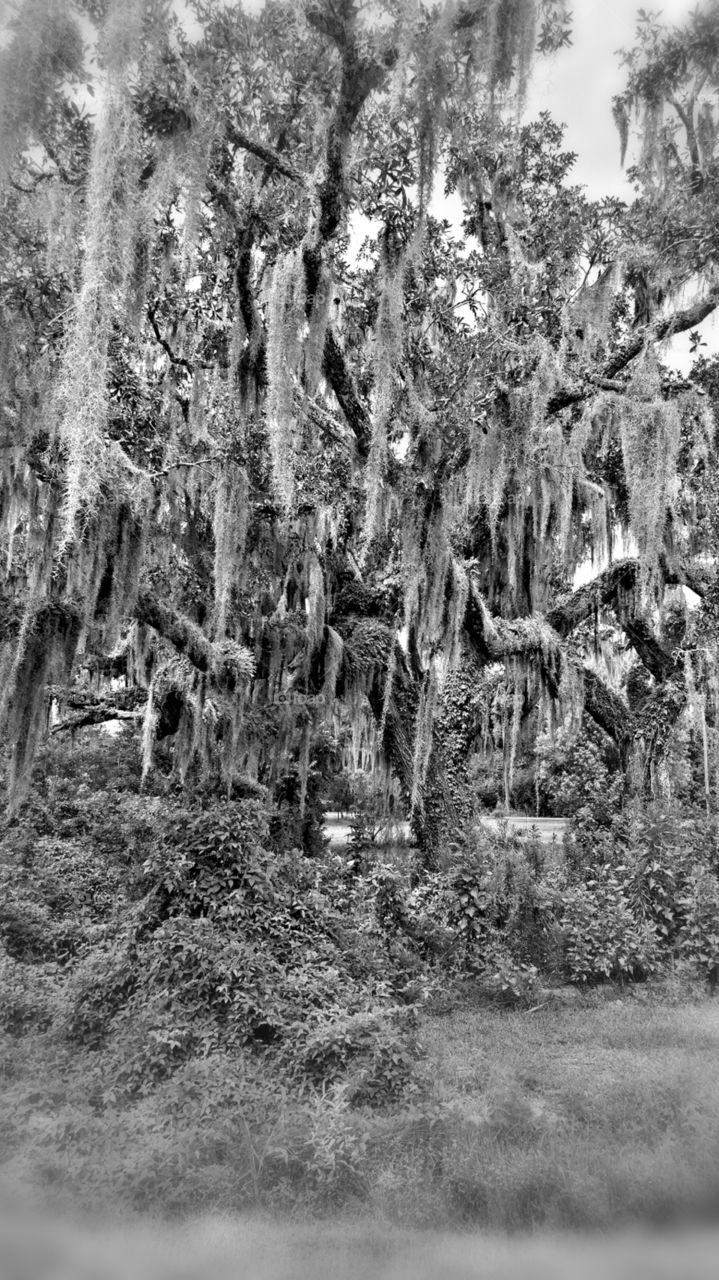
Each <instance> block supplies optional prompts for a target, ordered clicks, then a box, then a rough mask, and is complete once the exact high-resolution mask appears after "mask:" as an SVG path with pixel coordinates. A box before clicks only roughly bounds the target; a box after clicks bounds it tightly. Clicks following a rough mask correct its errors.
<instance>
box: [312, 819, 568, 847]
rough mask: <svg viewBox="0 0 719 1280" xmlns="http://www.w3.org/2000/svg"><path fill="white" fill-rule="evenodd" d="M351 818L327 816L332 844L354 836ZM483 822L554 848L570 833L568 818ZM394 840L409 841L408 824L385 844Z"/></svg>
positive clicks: (394, 829) (401, 825)
mask: <svg viewBox="0 0 719 1280" xmlns="http://www.w3.org/2000/svg"><path fill="white" fill-rule="evenodd" d="M351 816H352V815H351V814H349V813H343V814H337V813H328V814H327V820H326V823H325V830H326V832H327V834H328V836H329V838H330V841H331V843H332V844H334V845H342V844H347V842H348V841H349V838H350V834H351V827H350V820H351ZM480 821H481V822H482V824H483V826H485V827H487V828H489V830H490V831H497V830H499V829H501V827H502V826H503V825H504V823H506V824H507V830H508V831H511V832H514V833H515V834H516V835H519V836H530V835H536V836H537V837H538V838H539V839H540V840H541V841H542V843H543V844H551V843H552V841H553V840H561V839H562V838H563V836H564V832H565V831H566V829H567V819H566V818H534V817H532V815H531V814H524V813H514V814H511V815H510V816H509V817H507V818H504V817H498V816H496V815H494V814H487V816H486V817H483V818H481V819H480ZM393 832H394V836H393ZM393 838H394V839H399V840H401V841H406V840H408V839H409V823H408V822H396V823H394V824H393V826H392V827H391V828H390V830H389V832H388V836H387V839H386V841H384V842H385V843H388V844H391V843H392V840H393Z"/></svg>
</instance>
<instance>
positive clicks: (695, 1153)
mask: <svg viewBox="0 0 719 1280" xmlns="http://www.w3.org/2000/svg"><path fill="white" fill-rule="evenodd" d="M52 751H53V752H54V755H52V754H51V755H49V756H48V757H46V759H45V760H44V761H43V762H41V764H40V766H39V767H38V770H37V771H36V777H35V785H34V789H33V791H32V794H31V797H30V799H29V801H28V803H27V804H26V806H25V809H24V811H23V813H22V816H21V818H20V819H19V820H15V821H14V822H12V823H10V824H8V825H7V826H6V828H5V830H4V832H3V837H2V846H1V850H2V862H1V863H0V882H1V888H2V892H1V893H0V942H1V944H2V945H1V950H0V1149H2V1151H3V1153H4V1161H5V1163H4V1169H3V1176H4V1178H5V1180H7V1179H10V1181H12V1182H14V1183H17V1184H18V1185H19V1186H24V1187H27V1188H33V1189H34V1191H36V1192H38V1193H39V1194H40V1195H42V1196H46V1197H49V1198H51V1199H52V1200H54V1201H60V1202H63V1201H68V1202H70V1203H71V1204H72V1205H74V1206H77V1205H81V1206H87V1207H89V1208H90V1207H91V1208H99V1209H106V1208H108V1207H112V1208H113V1209H117V1208H123V1209H125V1210H136V1209H141V1208H142V1209H147V1208H150V1209H152V1210H154V1211H156V1212H159V1213H162V1214H170V1215H185V1214H188V1213H193V1212H200V1211H205V1210H209V1209H223V1210H228V1211H234V1210H237V1209H239V1208H243V1207H245V1208H247V1207H255V1208H262V1209H271V1210H273V1211H277V1212H290V1213H297V1212H301V1213H311V1214H328V1213H335V1212H337V1211H338V1210H346V1209H347V1208H353V1209H356V1210H358V1211H359V1210H362V1211H371V1212H373V1213H380V1214H384V1215H385V1216H387V1217H388V1218H390V1219H392V1220H394V1221H398V1222H403V1223H404V1222H422V1223H433V1224H435V1225H438V1226H442V1225H447V1224H450V1223H455V1224H456V1223H460V1224H463V1223H472V1224H474V1225H480V1224H481V1225H486V1226H489V1227H493V1228H503V1229H504V1228H508V1229H515V1228H516V1229H519V1228H526V1227H529V1226H533V1225H538V1224H554V1225H561V1226H592V1225H594V1226H596V1225H605V1224H607V1223H609V1222H610V1221H614V1220H618V1219H621V1218H626V1219H627V1220H630V1219H631V1220H634V1219H642V1220H654V1219H655V1218H663V1217H664V1216H666V1215H670V1216H671V1215H672V1214H674V1215H680V1216H681V1215H682V1214H686V1213H688V1212H689V1211H690V1210H691V1211H692V1212H701V1213H711V1212H713V1211H714V1208H715V1207H717V1205H718V1204H719V1193H718V1191H717V1178H716V1169H717V1167H719V1162H718V1161H717V1159H716V1157H717V1155H718V1154H719V1145H718V1143H719V1095H717V1091H716V1087H715V1084H714V1074H713V1070H712V1069H711V1061H712V1057H713V1055H714V1054H715V1052H716V1041H717V1038H718V1037H719V1023H718V1022H717V1020H716V1018H715V1017H714V1013H713V1005H712V1004H711V1003H710V1002H706V1003H704V1004H702V1003H701V1002H700V1003H696V1005H695V1006H691V1004H689V1005H688V1006H687V1008H686V1009H682V1008H681V1007H680V1006H679V1005H678V1004H677V1005H676V1007H674V1006H672V1005H671V1003H668V1002H669V1001H670V999H671V997H672V996H675V997H676V998H677V1000H679V999H681V1000H682V1001H683V1002H684V1004H685V1005H687V1001H691V1000H695V1001H701V1000H702V999H703V991H702V987H701V985H697V984H696V978H697V977H699V978H703V979H706V980H708V981H709V984H710V985H711V983H712V977H713V974H714V972H715V968H716V964H717V958H718V956H719V950H718V946H717V942H718V939H717V912H716V909H715V908H716V902H717V892H718V891H717V885H718V883H719V882H718V880H717V865H716V859H715V853H714V850H715V840H714V836H713V832H712V830H711V829H710V827H709V826H708V825H707V823H706V822H704V823H702V822H701V821H700V820H699V819H697V818H696V817H695V816H693V815H683V816H682V815H679V816H677V815H672V816H670V815H667V814H663V813H661V812H660V811H659V810H656V809H655V810H652V811H648V810H643V811H641V812H640V811H638V810H637V811H636V812H631V811H627V812H626V813H625V814H623V815H622V817H621V820H619V819H617V820H616V822H615V823H614V824H613V827H612V828H611V829H610V828H603V829H602V830H601V831H599V832H597V831H595V832H594V834H593V836H591V837H590V833H589V831H588V828H587V826H586V823H585V824H584V825H582V824H579V825H575V827H574V831H573V835H572V836H571V838H570V840H569V842H568V845H567V849H566V851H565V852H562V850H561V849H560V848H559V847H558V846H541V845H539V844H537V843H533V842H531V841H529V842H525V841H520V840H518V839H516V838H513V837H511V836H509V835H508V834H507V833H506V832H505V833H501V832H500V834H499V835H490V834H488V833H487V832H486V831H484V829H483V828H480V827H477V828H473V827H471V826H469V827H468V828H467V829H466V830H464V831H462V832H460V833H459V834H458V836H457V839H456V841H455V843H454V844H453V846H452V847H451V848H447V849H446V850H445V856H444V861H443V867H442V869H441V870H439V871H435V872H432V873H426V872H425V873H422V874H419V871H418V870H417V869H413V865H412V860H411V858H409V857H407V854H406V851H403V857H402V859H401V860H397V861H395V862H391V861H389V860H387V859H386V858H385V857H384V856H383V854H382V851H381V850H379V851H376V852H374V851H370V852H368V854H367V856H366V857H364V858H363V859H362V861H361V863H359V864H358V861H357V859H356V858H355V857H354V856H353V851H352V850H348V851H347V853H346V854H344V853H342V852H337V851H334V852H332V851H325V852H324V853H323V854H322V855H321V856H319V857H315V858H308V857H305V856H304V855H303V854H301V853H300V852H299V851H297V850H289V851H287V850H285V851H281V850H278V849H277V848H276V847H273V842H272V837H271V817H272V815H271V814H269V813H268V812H267V811H266V810H265V809H264V808H263V807H262V806H261V805H260V804H259V803H258V801H257V800H254V799H251V800H248V799H241V800H237V799H234V800H229V799H227V798H221V797H218V796H217V795H216V794H214V793H213V792H212V791H211V790H207V792H206V793H204V794H199V793H198V794H196V795H195V796H194V798H193V799H192V800H188V798H187V796H183V795H182V794H181V793H180V792H178V791H175V790H174V788H173V785H172V784H171V783H169V782H167V783H165V782H164V781H163V780H162V778H161V776H160V775H158V778H157V781H156V787H155V791H154V792H153V791H152V790H149V791H143V790H142V789H141V786H140V779H139V776H138V771H137V769H136V767H135V765H134V764H133V763H132V754H131V752H132V747H131V746H130V747H129V749H128V748H127V746H126V744H124V742H123V741H122V739H120V740H115V741H114V743H113V745H112V747H111V748H110V747H108V746H107V744H106V745H105V746H104V747H103V748H102V750H101V749H100V748H99V747H98V746H96V745H95V746H93V745H92V743H86V744H84V745H83V744H82V743H81V742H79V743H78V745H77V746H76V747H75V748H74V749H72V750H68V749H67V748H62V747H54V748H52ZM108 752H109V755H108ZM110 771H111V777H112V786H110ZM568 984H569V985H568ZM648 991H653V992H654V995H653V996H652V997H651V999H648V1000H647V1001H646V1002H645V1000H644V993H645V992H648ZM622 992H624V993H625V995H626V999H625V1000H624V1001H623V1002H622V1003H620V1004H619V1005H614V1004H606V1005H605V1003H604V1000H603V996H604V995H605V994H616V993H620V994H621V993H622ZM630 994H631V999H630V998H629V996H630ZM570 995H572V1001H571V1002H570V1001H569V996H570ZM662 1001H663V1003H662ZM565 1006H568V1007H565ZM692 1019H694V1021H693V1020H692ZM677 1038H679V1040H681V1041H682V1044H681V1052H682V1054H683V1055H684V1056H683V1057H682V1056H681V1055H680V1053H679V1049H678V1048H676V1043H675V1042H677ZM682 1038H683V1039H682ZM675 1049H676V1051H675ZM658 1064H659V1065H658Z"/></svg>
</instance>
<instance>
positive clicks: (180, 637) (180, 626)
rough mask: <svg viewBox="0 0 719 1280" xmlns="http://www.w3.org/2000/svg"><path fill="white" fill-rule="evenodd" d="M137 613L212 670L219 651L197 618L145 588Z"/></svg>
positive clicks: (180, 650)
mask: <svg viewBox="0 0 719 1280" xmlns="http://www.w3.org/2000/svg"><path fill="white" fill-rule="evenodd" d="M134 616H135V618H136V620H137V621H138V622H142V623H143V624H144V625H145V626H147V627H152V629H153V631H156V632H157V633H158V635H161V636H162V637H163V638H164V639H165V640H169V642H170V644H171V645H172V646H173V648H175V649H176V650H177V652H178V653H181V654H184V655H185V657H186V658H187V659H188V660H189V661H190V662H191V663H192V665H193V667H195V668H196V669H197V670H198V671H202V672H210V671H212V669H213V667H214V666H215V665H216V662H217V657H218V655H217V651H216V649H215V646H214V645H212V644H211V643H210V641H209V640H208V639H207V636H206V635H205V634H204V633H203V632H202V631H201V630H200V628H199V627H198V626H197V624H196V623H195V622H192V621H191V620H190V619H189V618H185V617H183V615H182V614H181V613H178V611H177V610H176V609H173V608H172V606H171V605H168V604H165V603H164V602H163V601H161V600H158V598H157V596H155V595H153V593H152V592H151V591H147V590H146V589H141V590H140V591H139V593H138V596H137V601H136V603H135V608H134Z"/></svg>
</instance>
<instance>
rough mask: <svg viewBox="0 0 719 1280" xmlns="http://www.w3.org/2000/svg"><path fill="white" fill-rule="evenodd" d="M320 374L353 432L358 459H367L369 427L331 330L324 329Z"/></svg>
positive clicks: (364, 410)
mask: <svg viewBox="0 0 719 1280" xmlns="http://www.w3.org/2000/svg"><path fill="white" fill-rule="evenodd" d="M322 372H323V374H324V376H325V378H326V379H327V381H328V383H329V384H330V386H331V388H332V390H333V392H334V394H335V396H336V398H337V403H338V404H339V406H340V409H341V410H342V412H343V414H344V416H345V420H346V422H347V425H348V426H349V427H350V428H351V429H352V431H353V432H354V436H355V439H356V441H357V452H358V453H359V456H360V458H363V459H364V458H367V457H368V456H369V450H370V444H371V441H372V424H371V422H370V416H369V412H368V410H367V409H366V408H365V406H364V405H363V403H362V401H361V399H360V396H359V392H358V390H357V388H356V386H355V384H354V380H353V378H352V375H351V373H350V371H349V368H348V366H347V361H346V359H345V354H344V352H343V350H342V348H341V346H340V344H339V341H338V339H337V337H336V335H335V333H334V332H333V330H332V329H331V328H328V329H327V333H326V336H325V346H324V352H323V356H322Z"/></svg>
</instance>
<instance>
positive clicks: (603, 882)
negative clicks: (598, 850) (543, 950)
mask: <svg viewBox="0 0 719 1280" xmlns="http://www.w3.org/2000/svg"><path fill="white" fill-rule="evenodd" d="M561 927H562V930H563V934H564V953H565V959H566V965H567V972H568V975H569V977H570V979H571V981H572V982H579V983H593V982H601V981H603V980H605V979H607V978H615V979H618V980H621V981H627V980H630V979H636V978H645V977H647V976H648V974H650V973H652V972H653V971H654V970H655V969H656V967H657V961H658V942H657V935H656V931H655V929H654V926H653V925H652V924H651V923H649V922H648V921H644V922H642V921H638V920H637V919H636V917H635V916H634V914H633V912H632V909H631V906H630V903H629V901H628V899H627V897H626V895H625V892H624V884H623V882H622V880H621V879H620V878H619V877H618V876H617V875H616V874H615V873H614V872H612V871H611V870H608V869H607V870H602V871H599V872H598V873H597V876H596V878H595V879H590V880H588V881H587V883H586V884H580V885H574V886H572V887H570V888H568V889H567V890H566V892H565V893H564V895H563V899H562V910H561Z"/></svg>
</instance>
